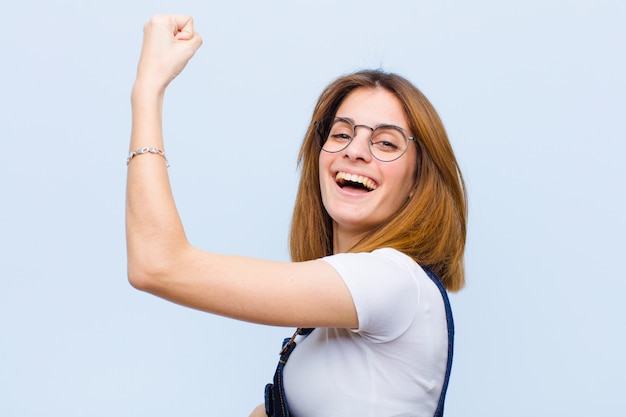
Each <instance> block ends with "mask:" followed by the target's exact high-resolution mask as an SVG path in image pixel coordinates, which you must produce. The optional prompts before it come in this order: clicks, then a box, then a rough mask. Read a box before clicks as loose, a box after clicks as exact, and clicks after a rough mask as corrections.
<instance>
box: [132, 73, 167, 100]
mask: <svg viewBox="0 0 626 417" xmlns="http://www.w3.org/2000/svg"><path fill="white" fill-rule="evenodd" d="M165 88H166V86H160V85H159V84H157V83H155V82H153V81H150V80H146V79H140V78H137V80H135V84H134V85H133V89H132V91H131V96H130V98H131V102H132V103H133V104H135V103H137V102H141V101H150V102H154V101H155V100H156V101H157V102H158V103H162V102H163V97H164V96H165Z"/></svg>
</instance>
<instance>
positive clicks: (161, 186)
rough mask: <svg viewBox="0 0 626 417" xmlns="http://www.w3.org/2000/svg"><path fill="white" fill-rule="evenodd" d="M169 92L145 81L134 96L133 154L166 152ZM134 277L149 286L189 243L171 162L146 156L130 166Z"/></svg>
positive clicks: (130, 245)
mask: <svg viewBox="0 0 626 417" xmlns="http://www.w3.org/2000/svg"><path fill="white" fill-rule="evenodd" d="M163 96H164V90H161V89H160V88H158V87H156V86H152V85H148V83H143V82H142V81H141V80H138V82H137V83H136V84H135V86H134V88H133V92H132V99H131V102H132V114H133V119H132V120H133V122H132V133H131V144H130V151H131V152H132V151H134V150H137V149H141V148H145V147H154V148H158V149H161V150H163V149H164V145H163V133H162V108H163ZM126 238H127V250H128V276H129V280H130V282H131V283H132V284H133V285H134V286H137V287H140V288H141V287H145V286H146V285H147V284H148V282H146V281H147V280H149V279H152V278H154V275H156V274H159V273H163V272H164V271H166V270H167V269H168V268H170V266H169V265H168V260H169V259H171V258H170V257H171V256H172V255H174V254H175V253H177V251H178V250H180V248H181V247H183V246H185V245H186V243H187V241H186V238H185V234H184V230H183V226H182V223H181V221H180V217H179V215H178V212H177V210H176V206H175V203H174V199H173V196H172V191H171V188H170V184H169V177H168V173H167V166H166V161H165V159H164V158H162V157H161V156H159V155H155V154H142V155H138V156H136V157H135V158H133V159H132V160H131V161H130V163H129V166H128V183H127V194H126Z"/></svg>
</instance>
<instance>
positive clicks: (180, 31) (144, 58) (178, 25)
mask: <svg viewBox="0 0 626 417" xmlns="http://www.w3.org/2000/svg"><path fill="white" fill-rule="evenodd" d="M143 31H144V39H143V46H142V49H141V57H140V59H139V66H138V68H137V80H136V83H135V84H136V85H137V84H139V85H141V86H144V87H148V88H156V89H157V90H158V91H159V92H163V91H165V88H166V87H167V86H168V84H169V83H170V82H171V81H172V80H173V79H174V78H175V77H176V76H177V75H178V74H180V72H181V71H182V70H183V69H184V68H185V65H187V62H189V60H190V59H191V57H192V56H193V55H194V54H195V52H196V51H197V50H198V48H199V47H200V45H202V38H201V37H200V35H199V34H198V33H196V32H195V30H194V27H193V19H192V18H191V17H190V16H184V15H158V16H154V17H153V18H152V19H150V20H149V21H148V23H146V24H145V25H144V29H143Z"/></svg>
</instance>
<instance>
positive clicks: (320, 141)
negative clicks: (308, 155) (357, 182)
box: [315, 117, 417, 162]
mask: <svg viewBox="0 0 626 417" xmlns="http://www.w3.org/2000/svg"><path fill="white" fill-rule="evenodd" d="M337 121H342V122H346V123H348V124H349V125H350V126H352V136H351V137H350V140H348V142H347V143H346V145H345V146H344V147H343V148H341V149H338V150H336V151H329V150H326V149H324V145H325V144H326V141H327V140H328V136H329V135H330V131H331V129H332V126H333V125H334V124H335V123H336V122H337ZM315 125H316V130H317V136H318V141H317V143H318V145H319V147H320V149H321V150H322V151H324V152H328V153H338V152H341V151H343V150H344V149H346V148H347V147H348V146H350V144H351V143H352V141H353V140H354V137H355V136H356V130H357V128H359V127H365V128H367V129H369V130H371V133H370V136H369V138H368V140H367V144H368V149H369V151H370V155H372V157H373V158H375V159H376V160H378V161H380V162H393V161H396V160H398V159H400V158H401V157H402V155H404V154H405V153H406V151H407V149H409V144H410V143H411V141H413V142H415V144H417V139H416V138H415V137H413V136H409V133H408V132H407V131H406V130H405V129H404V128H403V127H400V126H398V125H394V124H390V123H382V124H379V125H376V126H375V127H371V126H368V125H364V124H355V123H354V122H353V121H352V120H351V119H348V118H346V117H335V118H333V119H332V122H331V123H330V124H324V127H326V129H325V130H327V131H328V133H326V134H324V132H322V131H320V128H322V126H321V124H320V123H318V122H315ZM380 128H393V129H396V130H398V131H399V132H401V133H402V134H403V135H404V137H406V139H407V145H406V148H404V150H403V151H402V153H401V154H400V155H398V156H396V157H395V158H393V159H380V158H379V157H377V156H376V155H374V152H373V151H372V145H373V142H372V138H373V137H374V132H376V130H378V129H380Z"/></svg>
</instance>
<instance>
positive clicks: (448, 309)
mask: <svg viewBox="0 0 626 417" xmlns="http://www.w3.org/2000/svg"><path fill="white" fill-rule="evenodd" d="M423 269H424V271H425V272H426V275H428V277H429V278H430V279H431V280H432V281H433V282H434V283H435V285H436V286H437V288H439V292H441V296H442V297H443V304H444V306H445V309H446V322H447V323H448V363H447V365H446V375H445V379H444V380H443V386H442V387H441V395H440V396H439V404H438V405H437V410H435V416H434V417H443V405H444V403H445V401H446V391H447V390H448V382H449V381H450V371H451V370H452V354H453V353H454V320H453V318H452V308H451V307H450V300H449V299H448V293H447V291H446V289H445V287H444V286H443V284H442V283H441V281H440V280H439V277H438V276H437V274H435V272H434V271H433V270H432V269H430V268H428V267H423Z"/></svg>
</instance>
